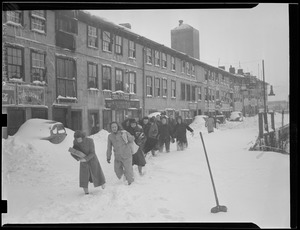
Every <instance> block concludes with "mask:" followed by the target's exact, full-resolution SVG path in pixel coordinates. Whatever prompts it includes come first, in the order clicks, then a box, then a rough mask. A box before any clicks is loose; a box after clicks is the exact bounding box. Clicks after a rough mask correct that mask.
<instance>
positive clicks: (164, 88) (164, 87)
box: [162, 79, 168, 97]
mask: <svg viewBox="0 0 300 230" xmlns="http://www.w3.org/2000/svg"><path fill="white" fill-rule="evenodd" d="M162 90H163V92H162V96H163V97H167V95H168V86H167V79H163V80H162Z"/></svg>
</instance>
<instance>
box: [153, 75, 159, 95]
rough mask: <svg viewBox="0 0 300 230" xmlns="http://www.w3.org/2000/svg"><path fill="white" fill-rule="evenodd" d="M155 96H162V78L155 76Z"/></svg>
mask: <svg viewBox="0 0 300 230" xmlns="http://www.w3.org/2000/svg"><path fill="white" fill-rule="evenodd" d="M154 84H155V96H156V97H159V96H160V79H159V78H155V82H154Z"/></svg>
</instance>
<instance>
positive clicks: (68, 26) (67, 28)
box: [56, 15, 78, 34]
mask: <svg viewBox="0 0 300 230" xmlns="http://www.w3.org/2000/svg"><path fill="white" fill-rule="evenodd" d="M56 25H57V30H59V31H64V32H68V33H73V34H77V32H78V21H77V20H76V19H75V18H69V17H64V16H62V15H60V16H59V17H58V18H57V24H56Z"/></svg>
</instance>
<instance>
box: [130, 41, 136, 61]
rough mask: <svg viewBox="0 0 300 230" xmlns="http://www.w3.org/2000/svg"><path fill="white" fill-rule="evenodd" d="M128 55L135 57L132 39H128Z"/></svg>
mask: <svg viewBox="0 0 300 230" xmlns="http://www.w3.org/2000/svg"><path fill="white" fill-rule="evenodd" d="M129 57H130V58H135V43H134V42H133V41H129Z"/></svg>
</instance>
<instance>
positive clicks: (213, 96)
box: [211, 89, 215, 101]
mask: <svg viewBox="0 0 300 230" xmlns="http://www.w3.org/2000/svg"><path fill="white" fill-rule="evenodd" d="M211 99H212V100H213V101H214V100H215V91H214V90H213V89H212V90H211Z"/></svg>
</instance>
